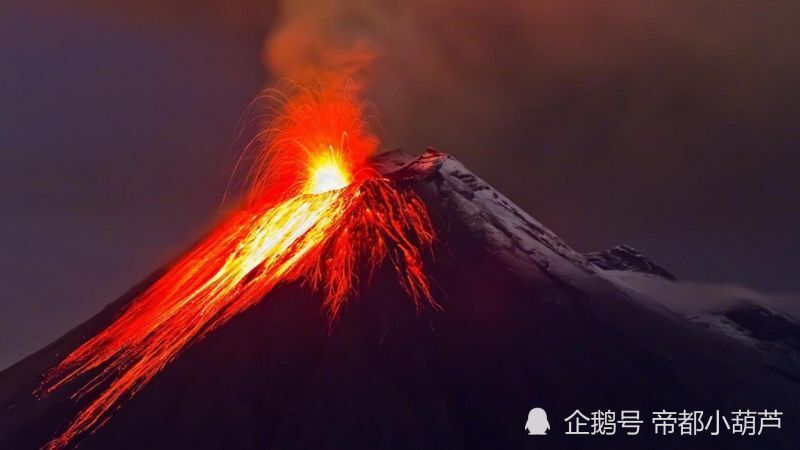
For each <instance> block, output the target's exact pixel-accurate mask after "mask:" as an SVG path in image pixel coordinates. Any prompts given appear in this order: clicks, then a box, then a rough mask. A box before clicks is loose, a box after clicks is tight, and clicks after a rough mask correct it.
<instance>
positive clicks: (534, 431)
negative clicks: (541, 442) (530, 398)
mask: <svg viewBox="0 0 800 450" xmlns="http://www.w3.org/2000/svg"><path fill="white" fill-rule="evenodd" d="M525 429H526V430H528V434H529V435H532V436H533V435H545V434H547V430H549V429H550V422H548V421H547V413H546V412H544V410H543V409H542V408H533V409H532V410H531V412H529V413H528V421H527V422H526V423H525Z"/></svg>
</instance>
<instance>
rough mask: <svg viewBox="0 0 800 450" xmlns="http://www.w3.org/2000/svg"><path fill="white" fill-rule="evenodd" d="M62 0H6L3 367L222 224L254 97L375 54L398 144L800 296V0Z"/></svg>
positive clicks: (697, 268)
mask: <svg viewBox="0 0 800 450" xmlns="http://www.w3.org/2000/svg"><path fill="white" fill-rule="evenodd" d="M6 3H8V2H6ZM14 3H16V4H14ZM41 3H42V2H38V1H37V2H22V1H17V2H12V3H11V4H10V5H8V6H3V7H2V8H1V9H0V155H2V160H3V163H2V164H0V202H1V203H0V204H2V208H3V209H2V211H3V213H2V219H3V220H2V221H0V228H1V230H0V246H2V249H3V250H2V252H0V276H2V281H3V286H4V293H3V294H2V295H0V367H4V366H6V365H8V364H10V363H12V362H14V361H16V360H17V359H19V358H21V357H23V356H25V355H26V354H28V353H30V352H32V351H34V350H36V349H37V348H39V347H41V346H43V345H45V344H47V343H48V342H49V341H51V340H52V339H54V338H55V337H57V336H59V335H60V334H62V333H63V332H65V331H67V330H68V329H70V328H71V327H73V326H74V325H75V324H77V323H79V322H80V321H82V320H84V319H86V318H88V317H89V316H90V315H91V314H92V313H93V312H95V311H97V310H98V309H99V308H100V307H102V306H103V305H105V304H106V303H109V302H110V301H112V300H113V299H115V298H116V297H117V296H119V295H120V294H122V293H123V292H124V291H125V290H126V289H127V288H128V287H130V286H131V285H132V284H134V283H135V282H137V281H139V280H141V279H142V278H143V277H144V276H145V275H147V274H148V273H150V272H151V271H153V270H154V269H156V268H157V267H159V266H160V265H161V264H163V263H164V262H165V261H167V260H168V259H169V258H171V257H173V256H174V255H176V253H177V252H179V251H181V250H183V249H185V248H186V246H188V245H189V244H190V243H191V242H193V241H194V240H195V239H197V237H198V236H199V235H200V234H201V233H202V232H203V231H204V230H206V229H208V227H209V226H211V224H213V222H214V220H215V219H216V218H217V217H218V207H219V203H220V199H221V196H222V192H223V190H224V187H225V182H226V181H227V179H228V175H229V173H230V170H231V167H232V163H233V161H234V160H235V158H236V156H237V152H238V151H239V147H237V144H236V141H235V140H234V133H235V130H236V124H237V121H238V119H239V116H240V114H241V112H242V110H243V109H244V108H245V107H246V106H247V104H248V102H249V101H250V100H251V99H252V98H253V97H254V96H255V95H256V94H257V93H258V91H259V90H260V89H261V88H262V87H263V86H264V85H265V84H267V83H269V80H270V79H271V77H272V76H273V75H275V74H278V75H287V74H288V75H294V76H296V74H297V73H298V68H303V67H305V65H308V66H309V67H312V68H315V67H317V66H319V67H322V68H328V69H329V68H330V66H331V65H334V66H335V65H336V64H340V63H341V61H343V60H344V61H351V59H347V58H344V59H343V57H342V55H344V56H348V57H349V56H351V53H348V52H349V51H351V50H353V49H356V50H358V52H359V53H358V54H359V55H363V54H367V55H369V56H370V64H369V66H368V68H367V69H366V78H365V79H366V86H367V89H366V97H367V98H368V99H369V100H372V101H373V102H374V103H375V105H376V107H377V109H378V110H379V111H380V113H381V124H382V127H383V130H382V135H383V139H384V146H385V148H387V149H389V148H395V147H402V148H404V149H406V150H407V151H410V152H420V151H422V150H423V149H424V147H425V146H426V145H432V146H435V147H438V148H440V149H442V150H445V151H447V152H449V153H452V154H453V155H455V156H456V157H457V158H459V159H461V160H462V161H463V162H464V163H466V164H467V165H468V166H469V167H470V168H471V169H472V170H473V171H474V172H476V173H477V174H478V175H480V176H482V177H483V178H485V179H487V180H488V181H489V182H491V183H492V184H493V185H495V186H496V187H497V188H499V189H500V190H501V191H503V192H504V193H506V194H507V195H508V196H509V197H510V198H511V199H512V200H514V201H515V202H517V203H518V204H520V205H521V206H523V207H524V208H525V209H526V210H527V211H528V212H530V213H531V214H532V215H533V216H534V217H536V218H538V219H539V220H540V221H542V222H543V223H545V224H546V225H548V226H549V227H550V228H552V229H553V230H554V231H555V232H556V233H558V234H560V235H561V236H562V237H563V238H565V239H566V240H567V242H569V243H570V244H571V245H572V246H574V247H575V248H577V249H578V250H582V251H589V250H597V249H601V248H606V247H610V246H613V245H615V244H617V243H627V244H631V245H633V246H635V247H637V248H639V249H640V250H641V251H642V252H643V253H645V254H647V255H649V256H650V257H652V258H653V259H654V260H655V261H657V262H659V263H661V264H662V265H664V266H665V267H667V268H668V269H669V270H671V271H673V272H674V273H675V274H677V275H678V277H681V278H684V279H694V280H711V281H716V280H724V281H734V282H741V283H743V284H747V285H751V286H754V287H756V288H759V289H762V290H766V291H773V292H795V293H796V292H800V285H798V282H797V270H798V264H797V262H796V261H797V255H798V254H800V236H798V233H797V232H796V230H797V229H798V228H799V226H800V208H798V206H797V199H798V195H799V194H800V176H798V173H800V150H798V148H799V147H798V146H799V145H800V127H797V125H796V123H797V122H798V120H799V119H800V83H798V81H800V62H799V61H800V41H798V40H797V39H796V30H797V29H798V26H800V5H798V4H797V2H795V1H788V0H786V1H782V0H776V1H772V2H763V1H756V0H752V1H745V0H743V1H738V2H730V1H728V0H698V1H694V2H682V1H676V0H673V1H665V0H662V1H658V0H621V1H619V2H603V1H599V0H598V1H583V0H559V1H556V0H541V1H530V2H521V1H514V0H501V1H496V2H470V1H466V0H463V1H457V0H429V1H422V0H412V1H384V2H374V1H366V0H364V1H357V0H346V1H332V0H320V1H316V2H314V1H284V2H281V3H280V4H275V3H274V2H273V3H269V2H262V1H255V0H240V1H227V2H222V1H221V0H220V1H216V0H204V1H200V2H194V3H193V4H192V8H191V10H186V9H183V8H182V7H181V5H182V4H184V3H185V2H178V1H166V2H147V1H145V2H142V1H122V2H118V5H121V6H116V7H115V8H114V9H108V7H104V6H102V4H103V3H105V2H99V1H98V2H91V1H81V2H78V3H79V5H80V6H79V7H75V8H69V9H67V8H63V7H62V8H58V7H48V6H47V5H44V6H43V5H42V4H41ZM56 3H57V2H56ZM95 3H96V4H97V5H95ZM98 5H99V6H98ZM265 39H267V40H266V45H265ZM356 61H361V60H360V59H356Z"/></svg>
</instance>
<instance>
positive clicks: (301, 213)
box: [37, 91, 436, 449]
mask: <svg viewBox="0 0 800 450" xmlns="http://www.w3.org/2000/svg"><path fill="white" fill-rule="evenodd" d="M337 114H338V115H337ZM329 115H333V116H329ZM360 117H361V110H360V108H359V107H358V106H357V105H356V104H354V103H353V102H352V101H350V99H349V98H347V97H346V96H344V95H341V94H337V93H335V92H330V91H326V92H311V91H301V92H300V93H299V94H297V95H296V96H294V97H292V98H290V99H289V101H288V103H287V104H286V106H285V114H284V115H283V116H281V117H280V118H279V119H278V120H277V121H275V122H274V123H273V127H272V128H271V129H270V133H269V136H270V137H269V140H268V144H267V145H266V146H265V147H264V148H263V149H262V153H261V154H262V159H259V161H258V164H257V167H258V172H257V173H256V175H255V177H253V183H254V184H253V187H252V188H251V190H250V192H249V196H248V203H247V205H246V207H244V208H242V209H241V210H239V211H237V212H236V213H234V214H232V215H231V216H230V217H229V218H228V219H227V220H225V221H224V222H223V223H221V224H220V225H219V226H218V227H216V229H215V230H214V231H213V232H212V233H211V234H210V235H209V236H208V237H207V238H205V239H204V240H203V241H202V242H201V243H200V244H199V245H197V246H196V247H195V248H194V249H192V250H191V251H190V252H189V253H188V254H187V255H185V256H184V257H183V258H182V259H181V260H180V261H178V262H177V263H176V264H175V265H174V266H173V267H172V268H170V269H169V271H168V272H167V273H166V274H165V275H164V276H163V277H162V278H160V279H159V280H158V281H156V282H155V283H154V284H153V285H152V286H150V287H149V288H148V289H147V290H146V291H145V292H144V293H142V294H141V295H140V296H139V297H138V298H137V299H135V300H134V301H133V302H132V303H131V304H130V306H128V308H127V309H126V310H125V311H124V312H123V313H122V314H121V315H120V317H119V318H117V319H116V321H115V322H113V323H112V324H111V325H110V326H108V328H106V329H105V330H103V331H101V332H100V333H99V334H97V335H96V336H94V337H92V338H90V339H89V340H87V341H86V342H85V343H83V344H82V345H81V346H80V347H78V348H77V349H76V350H75V351H73V352H72V353H71V354H69V355H68V356H67V357H66V358H65V359H64V360H63V361H62V362H61V363H60V364H59V365H58V366H57V367H55V368H54V369H52V370H51V371H49V372H48V373H47V374H46V376H45V379H44V381H43V383H42V384H41V386H40V387H39V389H38V391H37V393H38V394H40V395H47V394H49V393H51V392H53V391H54V390H56V389H58V388H60V387H63V386H65V385H66V384H68V383H70V382H71V381H74V380H76V379H77V378H78V377H82V376H83V375H86V376H87V377H88V380H89V381H88V382H86V383H85V384H83V386H82V387H81V388H80V389H79V390H78V391H77V392H75V393H74V394H73V398H76V397H81V396H84V395H88V394H90V393H91V394H94V393H96V397H95V398H94V399H93V400H92V401H91V402H90V404H89V405H88V406H87V407H86V408H85V409H83V410H82V411H81V412H80V413H79V414H78V416H77V417H76V418H75V419H74V420H73V422H72V423H71V424H70V425H69V427H68V428H67V429H66V430H65V431H63V433H62V434H60V435H59V436H57V437H56V438H55V439H53V440H52V441H51V442H50V443H49V444H48V445H47V446H46V448H49V449H60V448H64V447H66V446H68V445H70V443H72V442H73V441H74V440H75V439H76V438H77V437H79V436H81V435H83V434H84V433H86V432H89V431H91V430H93V429H95V428H97V427H99V426H100V425H102V423H103V422H104V421H105V420H107V419H108V418H109V417H110V414H111V412H112V411H113V410H114V409H115V408H117V407H118V406H119V405H120V402H122V401H124V400H125V399H128V398H130V397H131V396H133V395H135V394H136V393H137V392H138V391H139V390H140V389H142V388H143V387H144V386H145V385H146V384H147V383H148V382H149V381H150V380H151V379H152V378H153V377H154V376H155V375H156V374H157V373H158V372H159V371H161V370H162V369H163V368H164V367H165V366H166V365H167V364H169V363H170V362H171V361H173V360H174V359H175V358H176V357H177V356H178V355H179V354H180V353H181V351H183V350H184V349H185V348H186V347H187V346H188V345H190V344H191V343H193V342H196V341H197V340H198V339H201V338H202V337H203V336H205V335H206V334H207V333H209V332H211V331H212V330H214V329H216V328H218V327H220V326H222V325H223V324H225V323H226V322H227V321H228V320H230V319H231V318H232V317H234V316H236V315H237V314H239V313H241V312H242V311H244V310H246V309H248V308H249V307H251V306H253V305H254V304H256V303H258V302H259V301H261V300H262V299H263V298H264V297H265V296H266V295H267V294H268V293H269V292H270V291H271V290H272V289H273V288H274V287H275V286H277V285H279V284H282V283H287V282H292V281H298V280H299V281H305V282H307V283H308V284H309V285H310V286H311V287H312V288H313V289H316V290H321V291H322V292H323V293H324V298H325V300H324V307H325V308H326V309H327V310H328V311H329V313H330V316H331V318H335V317H336V315H337V314H338V313H339V312H340V311H341V308H342V306H343V305H344V303H345V301H346V299H347V298H348V297H349V296H350V295H352V294H353V289H354V282H355V280H356V279H357V277H358V273H359V272H360V271H362V270H367V271H372V270H374V269H375V268H376V267H377V266H378V265H379V264H381V262H382V261H384V260H385V259H386V258H388V259H389V260H390V261H391V262H392V264H393V266H394V267H395V268H396V270H397V273H398V278H399V282H400V284H401V285H402V286H403V288H404V289H405V290H406V292H407V293H408V294H409V297H410V298H411V299H412V300H413V301H414V303H415V305H416V306H417V307H419V306H420V305H421V303H422V302H423V301H428V302H430V304H431V305H434V306H436V303H435V302H434V301H433V299H432V297H431V292H430V288H429V285H428V281H427V278H426V276H425V273H424V271H423V267H422V250H423V249H425V248H429V247H430V246H431V244H432V242H433V239H434V235H433V230H432V226H431V223H430V219H429V217H428V214H427V211H426V209H425V206H424V204H423V203H422V201H421V200H420V199H419V198H418V197H416V195H415V194H414V193H413V192H411V191H410V190H407V189H403V188H401V187H399V186H397V185H396V184H394V183H393V182H391V181H389V180H386V179H384V178H381V177H380V176H378V175H377V173H376V172H375V171H374V170H369V169H368V168H367V167H366V166H365V161H366V159H367V157H368V156H369V154H370V153H371V152H373V151H374V149H375V147H376V144H377V141H376V140H375V139H374V138H373V137H372V136H371V135H369V134H368V133H366V132H365V130H364V127H363V123H362V121H361V118H360ZM101 386H102V388H101ZM96 391H99V392H96Z"/></svg>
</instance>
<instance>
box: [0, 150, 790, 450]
mask: <svg viewBox="0 0 800 450" xmlns="http://www.w3.org/2000/svg"><path fill="white" fill-rule="evenodd" d="M371 165H372V167H375V168H376V170H378V172H380V174H381V175H382V176H383V177H385V178H386V179H389V180H392V182H394V183H396V184H397V185H400V186H403V187H404V188H407V189H410V190H411V191H413V192H414V193H415V194H416V195H417V196H418V197H419V198H420V199H421V200H422V202H423V203H424V205H425V207H426V208H427V211H428V213H429V215H430V220H431V223H432V225H433V228H434V229H435V230H436V240H435V242H434V243H433V249H432V251H431V252H430V253H428V254H425V256H424V258H425V261H424V263H425V268H426V272H427V274H428V276H429V279H430V290H431V296H432V298H434V299H435V303H422V304H419V303H415V302H410V301H409V300H408V296H409V294H408V289H407V288H404V286H403V285H402V284H400V283H398V282H397V274H396V271H395V268H393V267H391V266H392V262H391V260H386V261H384V262H383V263H382V264H380V265H379V266H378V267H377V268H375V269H374V271H373V273H371V274H370V273H362V274H359V276H358V277H357V280H358V286H357V290H356V291H357V294H356V295H354V296H353V298H352V299H351V300H350V301H349V302H348V303H347V304H346V305H344V306H342V307H341V310H340V311H339V312H338V315H337V317H336V319H335V321H334V322H333V323H331V321H330V316H329V315H328V314H327V313H326V311H324V310H323V309H322V308H321V305H322V304H324V303H325V301H326V299H325V294H324V293H320V292H318V291H315V290H314V289H311V288H310V286H309V285H308V284H307V283H304V282H302V281H301V280H296V281H292V282H289V283H284V284H281V285H278V286H276V287H275V288H274V289H273V290H272V291H271V292H269V293H268V294H266V296H265V298H263V299H262V300H261V301H259V302H257V303H255V304H254V305H253V306H251V307H250V308H249V309H247V310H245V311H243V312H241V313H240V314H238V315H236V316H235V317H232V318H230V320H228V321H227V322H226V323H225V324H224V325H222V326H220V327H218V328H216V329H214V330H212V331H211V332H209V333H208V334H207V335H205V336H203V338H202V339H197V340H196V341H194V342H192V344H191V345H190V346H189V347H188V348H187V349H186V350H185V351H184V352H182V353H181V354H180V355H178V357H177V358H175V360H174V361H172V362H171V364H169V365H167V366H166V367H164V368H163V370H161V371H160V372H159V373H158V374H157V375H155V376H154V377H153V379H152V380H151V381H150V382H149V383H148V384H146V385H144V386H143V387H141V389H140V390H139V391H138V392H137V394H136V395H135V396H133V397H132V398H130V399H128V400H127V401H126V402H125V403H124V404H122V405H121V406H119V407H118V408H117V409H116V411H114V413H113V415H111V416H110V417H109V418H107V420H106V422H105V423H104V424H103V426H102V427H99V428H97V429H95V430H93V431H92V432H91V433H90V434H87V435H85V436H81V437H80V439H79V440H78V441H77V442H75V443H74V444H79V445H80V448H81V449H86V450H94V449H119V450H124V449H281V450H290V449H371V450H376V449H412V448H413V449H506V448H509V449H511V448H568V449H574V448H615V449H617V448H678V447H679V448H743V449H744V448H747V449H750V448H786V449H794V448H797V442H798V441H800V427H798V422H797V420H798V417H800V416H799V414H800V363H798V359H797V349H798V348H800V325H798V322H797V319H796V317H794V316H793V315H792V314H790V313H788V312H786V311H782V310H780V308H777V307H775V305H774V304H771V303H770V302H769V301H766V300H765V299H764V298H762V297H760V296H757V295H749V294H741V293H738V292H737V293H733V292H730V291H729V290H725V289H723V288H719V289H717V288H714V287H708V286H706V287H704V288H702V289H700V288H698V287H697V286H694V287H693V286H691V285H687V284H685V283H681V282H680V281H679V280H678V281H675V280H674V277H673V275H672V274H671V273H670V272H667V270H666V269H664V268H662V267H660V266H658V265H657V264H655V263H652V262H650V261H649V260H648V259H647V258H646V257H645V256H643V255H641V254H640V253H638V252H636V251H635V250H633V249H632V248H630V247H626V246H620V247H617V248H615V249H612V250H609V251H606V252H596V253H592V254H587V255H584V254H581V253H578V252H576V251H575V250H573V249H571V248H570V247H569V246H568V245H567V244H566V243H565V242H564V241H563V240H561V239H560V238H559V237H558V236H556V235H555V234H554V233H553V232H551V231H550V230H548V229H547V228H546V227H545V226H543V225H542V224H540V223H539V222H537V221H536V220H534V219H533V218H532V217H531V216H529V215H528V214H527V213H525V212H524V211H522V210H521V209H520V208H518V207H517V206H515V205H514V204H513V203H512V202H511V201H509V200H508V199H507V198H505V197H504V196H503V195H502V194H500V193H499V192H497V191H496V190H495V189H493V188H492V187H491V186H489V185H488V184H487V183H485V182H484V181H483V180H481V179H480V178H479V177H477V176H476V175H474V174H473V173H471V172H470V171H469V170H468V169H466V168H465V167H464V166H463V165H462V164H461V163H459V162H458V161H457V160H456V159H454V158H453V157H451V156H448V155H446V154H444V153H441V152H438V151H435V150H432V149H429V150H428V151H426V152H425V153H424V154H422V155H421V156H419V157H413V156H410V155H408V154H405V153H403V152H400V151H394V152H388V153H384V154H381V155H378V156H377V157H373V159H372V161H371ZM165 271H166V269H162V270H160V271H158V272H156V273H154V274H153V275H152V276H151V277H150V278H149V279H147V280H145V281H144V282H142V283H141V284H140V285H138V286H136V287H134V288H133V289H132V290H131V291H130V292H128V293H127V294H126V295H124V296H122V297H121V298H120V299H118V300H117V301H115V302H113V303H111V304H110V305H109V306H107V307H106V308H105V309H104V310H103V311H101V312H100V313H99V314H97V315H96V316H94V317H93V318H91V319H89V320H88V321H87V322H85V323H83V324H82V325H80V326H78V327H77V328H75V329H73V330H72V331H70V332H69V333H67V334H66V335H64V336H63V337H61V338H60V339H58V340H57V341H55V342H53V343H52V344H50V345H48V346H47V347H45V348H43V349H42V350H40V351H39V352H37V353H35V354H33V355H31V356H29V357H28V358H26V359H24V360H22V361H20V362H19V363H17V364H15V365H13V366H12V367H10V368H8V369H6V370H4V371H3V372H0V448H2V449H38V448H41V447H42V446H44V445H47V443H48V442H49V441H50V440H51V439H53V438H54V437H55V436H57V434H58V433H59V432H62V431H63V430H64V429H65V428H66V427H67V426H69V424H70V421H71V420H72V419H73V418H74V417H75V415H76V414H77V413H78V412H79V411H81V410H82V409H83V408H85V407H86V406H87V404H88V403H89V402H90V400H91V399H90V398H88V396H87V397H80V398H78V399H77V400H76V399H73V398H71V394H72V393H73V392H75V390H76V389H79V387H80V385H81V384H82V383H86V382H87V379H88V378H90V377H91V374H83V375H81V376H80V377H78V378H77V379H74V380H69V381H68V382H67V383H66V385H65V386H64V387H63V388H60V389H56V390H54V391H53V392H52V393H51V394H50V395H47V396H45V397H43V398H37V397H36V396H34V395H33V392H35V391H36V390H37V389H38V386H39V385H40V383H41V381H42V377H43V374H45V373H47V371H48V370H49V369H51V368H52V367H54V366H56V365H57V364H59V362H60V361H61V360H62V359H63V358H64V357H65V356H66V355H69V354H71V353H72V352H73V351H75V350H76V349H77V348H79V347H80V346H81V344H82V343H84V342H86V340H87V339H89V338H90V337H92V336H95V335H97V334H98V333H99V332H100V331H101V330H103V329H106V328H107V327H108V326H109V325H111V324H112V323H113V322H114V320H115V319H116V318H118V317H119V316H120V314H122V312H123V311H125V309H126V308H128V307H129V305H130V303H131V302H132V301H133V300H134V299H135V298H137V297H138V296H140V295H141V294H142V292H144V291H145V290H146V289H147V288H148V287H150V286H151V285H152V284H153V283H155V282H156V281H157V280H158V279H159V278H160V277H161V276H162V275H163V274H164V272H165ZM698 296H699V297H703V296H707V297H715V298H717V297H720V296H723V297H725V296H727V297H732V296H733V297H736V298H732V299H731V300H732V301H730V302H724V304H725V305H728V306H725V307H722V306H719V305H720V304H721V303H719V302H718V303H716V304H715V305H716V306H715V307H713V308H701V307H700V306H697V305H696V306H697V307H696V308H688V309H685V308H682V306H685V303H686V302H687V301H692V300H693V299H694V298H696V297H698ZM698 301H699V300H698ZM105 382H106V383H107V381H105ZM534 407H541V408H543V409H544V410H546V411H547V414H548V416H549V418H550V419H549V420H550V427H551V429H550V432H549V433H548V435H547V436H529V435H528V434H527V432H526V431H525V429H524V428H525V419H526V417H527V414H528V411H529V410H531V408H534ZM743 409H749V410H758V411H762V410H769V411H780V412H781V413H782V414H783V426H782V428H780V429H767V430H765V431H764V433H763V434H761V435H758V436H736V435H733V434H732V433H731V432H725V431H722V432H720V434H719V435H718V436H711V435H709V434H701V435H698V436H671V437H665V436H656V435H655V434H654V433H653V430H652V423H651V422H650V419H651V412H654V411H662V410H667V411H681V410H699V411H706V412H707V413H712V412H714V411H721V412H724V413H730V412H731V411H737V410H743ZM575 410H580V411H582V412H583V413H584V414H587V415H588V414H589V413H590V412H592V411H595V410H616V411H619V410H640V411H641V413H642V420H643V423H642V429H641V432H640V434H639V435H638V436H628V435H625V434H624V433H617V434H616V435H613V436H573V435H567V434H565V431H566V430H567V423H566V422H565V420H564V419H566V418H567V417H568V416H570V415H571V414H572V413H573V411H575Z"/></svg>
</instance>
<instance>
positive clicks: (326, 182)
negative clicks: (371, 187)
mask: <svg viewBox="0 0 800 450" xmlns="http://www.w3.org/2000/svg"><path fill="white" fill-rule="evenodd" d="M348 184H350V173H348V172H347V169H346V168H345V165H344V163H342V161H341V160H340V157H339V155H337V154H336V151H335V150H334V149H333V147H328V150H327V151H322V152H320V154H319V156H315V157H314V158H313V159H312V160H311V166H310V167H309V176H308V184H307V185H306V187H305V189H304V191H305V192H306V193H309V194H321V193H323V192H328V191H332V190H336V189H342V188H343V187H345V186H347V185H348Z"/></svg>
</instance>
